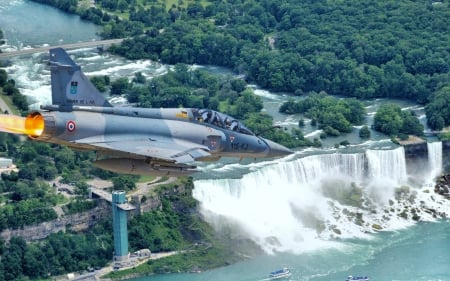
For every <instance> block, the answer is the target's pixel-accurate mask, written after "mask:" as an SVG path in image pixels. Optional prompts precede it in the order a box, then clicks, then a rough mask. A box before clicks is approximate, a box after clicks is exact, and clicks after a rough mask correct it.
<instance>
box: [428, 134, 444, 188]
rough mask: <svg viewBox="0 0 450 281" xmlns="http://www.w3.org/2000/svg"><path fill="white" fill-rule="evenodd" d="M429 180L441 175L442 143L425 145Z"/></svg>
mask: <svg viewBox="0 0 450 281" xmlns="http://www.w3.org/2000/svg"><path fill="white" fill-rule="evenodd" d="M427 149H428V164H429V167H430V178H431V179H434V178H435V177H437V176H439V175H440V174H441V173H442V142H440V141H437V142H429V143H427Z"/></svg>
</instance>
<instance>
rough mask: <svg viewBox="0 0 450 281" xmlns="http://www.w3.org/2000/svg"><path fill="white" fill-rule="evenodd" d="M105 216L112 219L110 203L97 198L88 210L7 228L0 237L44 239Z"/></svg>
mask: <svg viewBox="0 0 450 281" xmlns="http://www.w3.org/2000/svg"><path fill="white" fill-rule="evenodd" d="M105 218H107V219H112V210H111V205H110V204H109V203H108V202H106V201H104V200H99V202H98V206H97V207H95V208H94V209H92V210H90V211H87V212H83V213H78V214H73V215H63V216H61V217H59V218H58V219H56V220H53V221H49V222H44V223H41V224H38V225H30V226H25V227H23V228H20V229H7V230H4V231H2V232H1V233H0V237H1V239H3V240H5V241H8V240H9V239H11V237H17V236H20V237H22V238H23V239H25V241H27V242H30V241H34V240H39V239H44V238H46V237H47V236H49V235H50V234H52V233H57V232H59V231H63V232H65V231H66V230H73V231H84V230H86V229H89V228H90V227H92V226H93V225H95V224H96V223H97V222H99V221H100V220H102V219H105Z"/></svg>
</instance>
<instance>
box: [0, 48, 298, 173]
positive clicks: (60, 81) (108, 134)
mask: <svg viewBox="0 0 450 281" xmlns="http://www.w3.org/2000/svg"><path fill="white" fill-rule="evenodd" d="M49 64H50V69H51V91H52V104H51V105H46V106H41V110H39V111H34V112H30V113H29V114H28V116H27V117H14V116H8V115H4V116H2V117H1V118H0V130H2V131H6V132H10V133H22V134H26V135H28V136H29V137H30V138H31V139H33V140H37V141H43V142H49V143H56V144H61V145H66V146H68V147H70V148H73V149H79V150H94V151H96V153H97V160H96V161H95V162H94V165H96V166H97V167H100V168H102V169H105V170H109V171H113V172H118V173H125V174H138V175H170V176H182V175H190V174H192V173H195V172H197V171H198V169H197V166H196V163H197V162H201V161H216V160H219V159H220V158H221V157H238V158H266V157H269V158H270V157H279V156H285V155H288V154H291V153H292V151H291V150H289V149H288V148H286V147H284V146H282V145H280V144H277V143H275V142H272V141H270V140H267V139H264V138H262V137H260V136H257V135H255V134H254V133H253V132H252V131H250V130H249V129H248V128H246V127H245V126H244V125H243V124H242V123H241V122H240V121H239V120H237V119H235V118H233V117H231V116H229V115H227V114H224V113H220V112H217V111H214V110H210V109H197V108H136V107H122V106H120V107H119V106H116V107H113V106H112V105H111V104H110V103H109V102H108V101H107V100H106V98H105V97H104V96H103V95H102V94H101V93H100V92H99V91H98V90H97V89H96V88H95V86H94V85H93V84H92V83H91V82H90V81H89V79H88V78H87V77H86V76H85V75H84V74H83V72H82V71H81V67H80V66H79V65H77V64H76V63H75V62H74V61H73V60H72V59H71V58H70V56H69V55H68V54H67V53H66V51H65V50H64V49H62V48H54V49H51V50H50V60H49ZM20 118H23V119H20ZM2 120H3V121H2Z"/></svg>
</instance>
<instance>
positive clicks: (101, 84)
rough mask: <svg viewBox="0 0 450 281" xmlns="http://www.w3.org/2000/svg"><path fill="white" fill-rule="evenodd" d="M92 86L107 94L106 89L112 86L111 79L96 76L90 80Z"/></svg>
mask: <svg viewBox="0 0 450 281" xmlns="http://www.w3.org/2000/svg"><path fill="white" fill-rule="evenodd" d="M89 80H90V81H91V82H92V84H94V86H95V87H96V88H97V89H98V90H99V91H100V92H106V87H107V86H109V84H110V78H109V76H107V75H105V76H94V77H91V78H90V79H89Z"/></svg>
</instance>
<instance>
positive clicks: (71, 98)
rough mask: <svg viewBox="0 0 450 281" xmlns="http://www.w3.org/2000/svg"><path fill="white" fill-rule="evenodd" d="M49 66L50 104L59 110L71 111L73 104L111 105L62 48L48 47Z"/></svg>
mask: <svg viewBox="0 0 450 281" xmlns="http://www.w3.org/2000/svg"><path fill="white" fill-rule="evenodd" d="M50 68H51V84H52V104H53V105H56V106H58V107H59V108H60V110H63V111H71V110H72V107H73V106H102V107H111V104H110V103H109V102H108V101H107V100H106V99H105V97H103V95H102V94H101V93H100V92H99V91H98V90H97V88H95V86H94V85H93V84H92V83H91V81H89V79H88V78H87V77H86V76H85V75H84V74H83V72H82V71H81V67H80V66H79V65H77V64H76V63H75V62H74V61H73V60H72V59H71V58H70V56H69V55H68V54H67V53H66V51H65V50H64V49H62V48H54V49H50Z"/></svg>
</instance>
